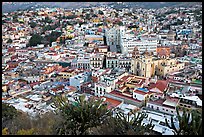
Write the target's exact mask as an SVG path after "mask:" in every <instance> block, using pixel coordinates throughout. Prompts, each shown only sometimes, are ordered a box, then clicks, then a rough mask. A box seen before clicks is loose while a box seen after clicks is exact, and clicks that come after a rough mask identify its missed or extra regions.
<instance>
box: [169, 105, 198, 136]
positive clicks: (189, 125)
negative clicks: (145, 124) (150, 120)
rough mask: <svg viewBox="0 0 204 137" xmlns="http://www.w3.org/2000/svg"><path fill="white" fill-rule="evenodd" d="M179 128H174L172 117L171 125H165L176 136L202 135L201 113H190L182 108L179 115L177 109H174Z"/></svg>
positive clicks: (195, 111) (194, 111) (193, 111)
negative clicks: (181, 112)
mask: <svg viewBox="0 0 204 137" xmlns="http://www.w3.org/2000/svg"><path fill="white" fill-rule="evenodd" d="M176 112H177V118H178V122H179V127H178V128H176V126H175V124H174V121H173V117H171V124H169V123H168V122H167V119H165V121H166V124H167V126H168V127H169V128H171V129H173V131H174V133H175V134H176V135H202V112H200V111H197V110H192V111H191V112H190V113H189V112H187V111H186V109H184V108H183V114H182V115H180V114H179V111H178V108H177V109H176Z"/></svg>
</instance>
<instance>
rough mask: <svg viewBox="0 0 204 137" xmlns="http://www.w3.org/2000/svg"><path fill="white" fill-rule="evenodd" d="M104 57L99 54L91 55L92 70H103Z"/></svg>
mask: <svg viewBox="0 0 204 137" xmlns="http://www.w3.org/2000/svg"><path fill="white" fill-rule="evenodd" d="M103 60H104V56H103V55H101V54H99V53H94V54H91V55H90V68H91V69H96V68H102V67H103Z"/></svg>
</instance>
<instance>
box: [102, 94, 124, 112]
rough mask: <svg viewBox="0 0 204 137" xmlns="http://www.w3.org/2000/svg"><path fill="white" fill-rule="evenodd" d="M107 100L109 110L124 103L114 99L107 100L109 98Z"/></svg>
mask: <svg viewBox="0 0 204 137" xmlns="http://www.w3.org/2000/svg"><path fill="white" fill-rule="evenodd" d="M100 98H104V97H100ZM105 98H106V100H105V101H104V102H105V103H107V104H108V106H107V107H108V109H110V108H114V107H117V106H118V105H120V104H121V103H122V101H118V100H115V99H112V98H107V97H105Z"/></svg>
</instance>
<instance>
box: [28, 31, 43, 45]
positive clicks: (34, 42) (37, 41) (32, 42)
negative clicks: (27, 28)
mask: <svg viewBox="0 0 204 137" xmlns="http://www.w3.org/2000/svg"><path fill="white" fill-rule="evenodd" d="M41 41H42V36H40V35H39V34H33V35H32V37H31V38H30V40H29V46H36V45H37V44H41V43H42V42H41Z"/></svg>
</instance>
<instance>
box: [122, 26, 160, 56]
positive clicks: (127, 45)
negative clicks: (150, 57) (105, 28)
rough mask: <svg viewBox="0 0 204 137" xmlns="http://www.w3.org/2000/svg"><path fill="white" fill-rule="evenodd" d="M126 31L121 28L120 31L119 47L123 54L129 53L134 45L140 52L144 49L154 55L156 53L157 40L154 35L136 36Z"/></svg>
mask: <svg viewBox="0 0 204 137" xmlns="http://www.w3.org/2000/svg"><path fill="white" fill-rule="evenodd" d="M124 32H125V33H124ZM126 32H127V31H125V30H124V28H123V29H122V30H121V33H120V47H121V51H122V53H123V54H128V53H131V52H132V51H133V49H134V48H135V47H136V46H137V47H138V50H139V53H140V54H141V53H143V52H145V51H146V50H147V51H148V52H153V54H154V55H156V54H157V52H156V50H157V44H158V40H157V38H156V37H155V36H151V37H146V36H145V37H140V38H138V37H136V36H135V35H134V34H129V33H126Z"/></svg>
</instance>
